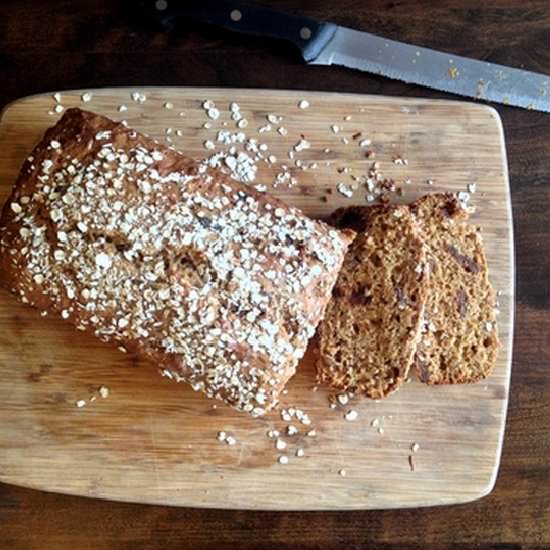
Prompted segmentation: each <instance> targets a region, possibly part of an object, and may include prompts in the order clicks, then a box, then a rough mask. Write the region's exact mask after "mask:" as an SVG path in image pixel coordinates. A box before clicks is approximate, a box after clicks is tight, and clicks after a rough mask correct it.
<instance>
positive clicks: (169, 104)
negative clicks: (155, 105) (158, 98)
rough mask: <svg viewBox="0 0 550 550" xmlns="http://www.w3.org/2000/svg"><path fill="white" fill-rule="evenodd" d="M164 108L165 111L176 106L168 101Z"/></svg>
mask: <svg viewBox="0 0 550 550" xmlns="http://www.w3.org/2000/svg"><path fill="white" fill-rule="evenodd" d="M163 107H164V108H165V109H173V108H174V104H173V103H171V102H170V101H167V102H166V103H165V104H164V105H163Z"/></svg>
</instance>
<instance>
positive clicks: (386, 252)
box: [317, 206, 429, 399]
mask: <svg viewBox="0 0 550 550" xmlns="http://www.w3.org/2000/svg"><path fill="white" fill-rule="evenodd" d="M329 221H330V223H332V224H334V225H335V226H336V227H340V228H353V229H355V230H356V231H358V235H357V237H356V238H355V240H354V242H353V244H352V245H351V247H350V248H349V250H348V252H347V254H346V257H345V259H344V264H343V267H342V271H341V272H340V275H339V276H338V280H337V282H336V285H335V287H334V290H333V299H332V301H331V302H330V304H329V306H328V308H327V313H326V316H325V318H324V319H323V321H322V322H321V324H320V326H319V329H318V345H319V358H318V362H317V374H318V378H319V381H320V382H321V383H324V384H327V385H329V386H330V387H331V388H333V389H335V390H342V391H348V392H352V393H354V394H361V395H365V396H367V397H370V398H372V399H381V398H383V397H386V396H388V395H389V394H390V393H392V392H393V391H395V390H397V389H398V388H399V387H400V386H401V384H402V383H403V382H404V380H405V379H406V378H407V375H408V373H409V369H410V367H411V366H412V364H413V359H414V353H415V351H416V345H417V343H418V339H419V335H420V328H421V324H422V319H423V312H424V305H425V302H426V296H427V293H428V289H429V280H428V273H427V269H426V246H425V245H424V243H423V242H422V239H421V238H420V232H419V229H418V224H417V223H416V220H415V218H414V216H413V215H412V214H411V212H410V210H409V209H408V207H407V206H372V207H369V206H365V207H351V208H343V209H339V210H337V211H336V212H335V213H334V214H333V216H332V217H331V218H330V219H329Z"/></svg>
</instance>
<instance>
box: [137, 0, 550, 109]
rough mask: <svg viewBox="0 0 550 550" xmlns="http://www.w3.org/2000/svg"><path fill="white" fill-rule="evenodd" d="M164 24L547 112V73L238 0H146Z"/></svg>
mask: <svg viewBox="0 0 550 550" xmlns="http://www.w3.org/2000/svg"><path fill="white" fill-rule="evenodd" d="M142 4H143V6H144V8H145V10H146V13H147V15H148V16H151V17H153V18H155V19H156V20H157V21H158V22H160V23H161V24H162V26H163V27H165V28H173V27H174V26H175V25H176V24H177V23H178V22H179V21H180V20H182V19H186V18H188V19H192V20H195V21H200V22H203V23H208V24H212V25H217V26H219V27H223V28H224V29H227V30H230V31H236V32H239V33H244V34H250V35H256V36H260V37H266V38H276V39H282V40H286V41H288V42H291V43H292V44H294V45H295V46H297V47H298V48H299V50H300V51H301V53H302V57H303V58H304V60H305V61H306V63H308V64H310V65H343V66H344V67H349V68H352V69H358V70H361V71H366V72H369V73H373V74H378V75H382V76H385V77H388V78H392V79H396V80H402V81H404V82H407V83H410V84H418V85H421V86H427V87H429V88H433V89H435V90H441V91H444V92H450V93H453V94H458V95H461V96H466V97H471V98H475V99H480V100H486V101H493V102H496V103H503V104H505V105H513V106H516V107H523V108H526V109H534V110H537V111H544V112H550V77H549V76H547V75H544V74H540V73H534V72H530V71H525V70H522V69H515V68H512V67H506V66H504V65H497V64H495V63H489V62H486V61H479V60H475V59H470V58H467V57H461V56H458V55H453V54H450V53H445V52H439V51H436V50H432V49H430V48H423V47H420V46H414V45H412V44H405V43H403V42H397V41H395V40H389V39H386V38H382V37H379V36H376V35H374V34H371V33H368V32H362V31H358V30H354V29H350V28H347V27H342V26H340V25H336V24H334V23H327V22H322V21H317V20H315V19H310V18H308V17H303V16H300V15H292V14H288V13H284V12H281V11H278V10H274V9H271V8H267V7H264V6H259V5H256V4H251V3H248V2H242V1H240V0H229V1H224V0H144V1H143V2H142Z"/></svg>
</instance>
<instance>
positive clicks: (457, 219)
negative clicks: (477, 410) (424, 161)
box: [410, 193, 499, 384]
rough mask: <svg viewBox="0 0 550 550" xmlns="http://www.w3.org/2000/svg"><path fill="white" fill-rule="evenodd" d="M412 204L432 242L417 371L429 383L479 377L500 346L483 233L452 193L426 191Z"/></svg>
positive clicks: (427, 239)
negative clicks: (481, 234) (426, 192)
mask: <svg viewBox="0 0 550 550" xmlns="http://www.w3.org/2000/svg"><path fill="white" fill-rule="evenodd" d="M410 208H411V212H412V213H413V214H414V215H415V216H416V218H417V220H418V223H419V226H420V230H421V232H422V237H423V239H424V240H425V242H426V243H427V245H428V250H429V252H428V255H429V264H430V282H431V292H430V294H429V296H428V301H427V303H426V311H425V322H424V326H423V329H422V336H421V339H420V342H419V344H418V349H417V352H416V358H415V366H416V372H417V375H418V377H419V378H420V380H421V381H422V382H425V383H427V384H458V383H470V382H477V381H478V380H481V379H483V378H485V377H487V376H488V375H489V373H490V372H491V370H492V369H493V367H494V364H495V361H496V358H497V352H498V348H499V340H498V336H497V323H496V311H495V302H496V297H495V291H494V289H493V288H492V286H491V284H490V282H489V277H488V268H487V258H486V257H485V252H484V250H483V245H482V240H481V236H480V234H479V231H478V229H477V228H475V227H474V226H472V225H470V224H468V223H466V220H467V219H468V213H467V212H466V211H465V210H464V209H463V208H462V207H461V205H460V202H459V201H458V199H457V197H456V196H455V195H453V194H451V193H441V194H432V195H426V196H424V197H422V198H420V199H418V200H417V201H416V202H414V203H413V204H412V205H411V207H410Z"/></svg>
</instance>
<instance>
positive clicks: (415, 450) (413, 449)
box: [411, 443, 420, 453]
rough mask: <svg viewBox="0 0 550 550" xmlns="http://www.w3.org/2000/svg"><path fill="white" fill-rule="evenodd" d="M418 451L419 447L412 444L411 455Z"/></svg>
mask: <svg viewBox="0 0 550 550" xmlns="http://www.w3.org/2000/svg"><path fill="white" fill-rule="evenodd" d="M418 449H420V445H419V444H418V443H413V444H412V445H411V451H412V452H413V453H416V452H417V451H418Z"/></svg>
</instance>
